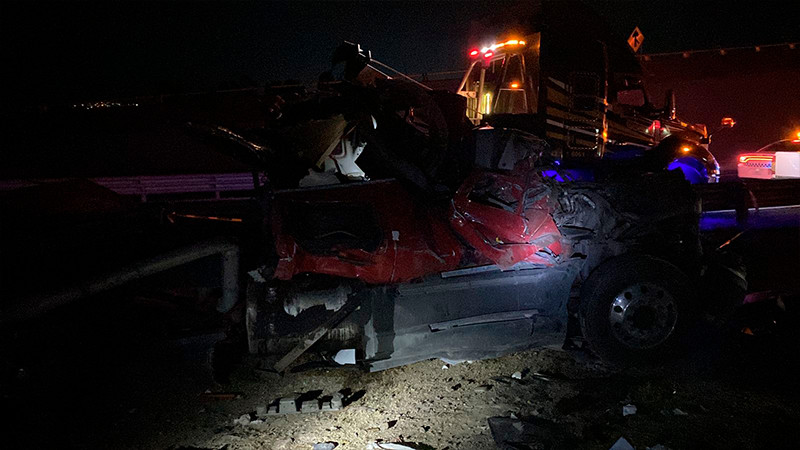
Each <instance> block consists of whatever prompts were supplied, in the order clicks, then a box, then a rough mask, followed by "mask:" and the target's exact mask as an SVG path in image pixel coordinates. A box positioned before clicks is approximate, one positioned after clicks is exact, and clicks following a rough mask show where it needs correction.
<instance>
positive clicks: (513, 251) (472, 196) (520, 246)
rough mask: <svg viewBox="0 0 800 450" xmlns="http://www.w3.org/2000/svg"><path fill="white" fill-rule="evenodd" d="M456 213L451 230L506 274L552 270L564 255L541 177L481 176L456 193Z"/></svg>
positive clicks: (482, 173) (453, 213) (469, 181)
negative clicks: (534, 267)
mask: <svg viewBox="0 0 800 450" xmlns="http://www.w3.org/2000/svg"><path fill="white" fill-rule="evenodd" d="M526 178H527V180H526ZM451 212H452V214H451V217H450V224H451V225H452V227H453V228H454V229H455V230H456V231H457V232H458V233H459V234H460V235H461V236H462V237H463V238H464V239H465V240H466V241H467V242H468V243H469V244H470V245H471V246H473V247H474V248H476V249H477V250H478V251H479V252H480V253H481V254H483V255H484V256H485V257H487V258H488V259H490V260H491V261H492V262H494V263H495V264H497V265H498V266H500V267H501V268H503V269H509V268H511V267H513V266H514V265H515V264H518V263H523V262H524V263H536V264H545V265H552V264H554V263H555V262H556V261H557V257H558V256H559V255H560V254H561V253H562V245H561V233H560V232H559V230H558V227H556V224H555V222H553V218H552V217H551V211H550V207H549V206H548V203H547V189H546V186H545V185H544V184H543V182H542V181H541V178H539V177H525V176H520V175H504V174H497V173H491V172H477V173H475V174H473V175H472V176H470V177H469V178H468V179H467V180H466V181H465V182H464V184H463V185H462V186H461V188H460V189H459V190H458V191H457V192H456V195H455V197H454V198H453V206H452V211H451Z"/></svg>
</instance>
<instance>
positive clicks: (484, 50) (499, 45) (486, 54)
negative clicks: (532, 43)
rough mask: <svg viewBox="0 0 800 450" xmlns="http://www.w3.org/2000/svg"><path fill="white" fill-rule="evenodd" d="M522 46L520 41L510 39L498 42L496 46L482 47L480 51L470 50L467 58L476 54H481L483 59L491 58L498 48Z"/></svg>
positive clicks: (523, 43) (522, 42)
mask: <svg viewBox="0 0 800 450" xmlns="http://www.w3.org/2000/svg"><path fill="white" fill-rule="evenodd" d="M522 45H525V41H520V40H518V39H510V40H508V41H505V42H498V43H497V44H492V45H489V46H487V47H483V48H482V49H480V51H479V50H478V49H475V50H472V51H470V52H469V56H478V54H480V53H483V56H484V57H486V58H491V57H492V55H494V51H495V50H497V49H498V48H503V47H507V46H508V47H511V46H522Z"/></svg>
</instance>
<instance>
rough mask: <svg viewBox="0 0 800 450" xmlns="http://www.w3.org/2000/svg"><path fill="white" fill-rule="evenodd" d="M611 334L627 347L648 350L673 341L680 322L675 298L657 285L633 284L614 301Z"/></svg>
mask: <svg viewBox="0 0 800 450" xmlns="http://www.w3.org/2000/svg"><path fill="white" fill-rule="evenodd" d="M608 318H609V322H610V324H611V332H612V333H613V334H614V336H615V337H616V338H617V339H618V340H619V341H620V342H621V343H622V344H624V345H626V346H628V347H630V348H633V349H647V348H652V347H655V346H657V345H659V344H662V343H663V342H664V341H666V340H667V338H669V336H670V335H671V334H672V331H673V330H674V329H675V324H676V323H677V321H678V306H677V302H676V301H675V298H674V297H673V296H672V294H670V293H669V291H667V290H666V289H664V288H663V287H661V286H658V285H656V284H653V283H638V284H633V285H630V286H628V287H626V288H625V289H623V290H622V291H621V292H619V294H617V295H616V296H615V297H614V301H613V302H612V303H611V308H610V310H609V316H608Z"/></svg>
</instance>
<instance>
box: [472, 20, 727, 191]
mask: <svg viewBox="0 0 800 450" xmlns="http://www.w3.org/2000/svg"><path fill="white" fill-rule="evenodd" d="M548 7H549V9H547V10H542V16H543V17H544V19H543V21H542V23H544V25H540V26H539V27H538V29H539V30H540V31H537V32H534V33H531V34H525V35H524V36H523V35H518V36H514V37H511V38H509V39H506V40H502V41H500V42H497V43H493V44H491V45H486V46H483V47H480V48H473V49H472V50H470V51H469V57H470V59H471V64H470V66H469V68H468V69H467V71H466V73H465V75H464V77H463V79H462V81H461V83H460V85H459V88H458V90H457V93H458V94H460V95H462V96H464V97H466V98H467V116H468V117H469V119H470V120H471V121H472V122H473V123H474V124H476V125H479V124H488V125H491V126H493V127H499V128H515V129H521V130H524V131H528V132H532V133H534V134H535V135H537V136H539V137H542V138H545V139H546V140H547V141H548V142H549V143H550V144H551V146H552V156H553V157H554V158H556V159H558V160H563V161H571V162H573V163H580V162H586V161H589V160H592V159H597V158H605V159H623V160H630V159H637V158H643V157H647V159H651V160H655V161H659V162H660V163H663V165H661V168H663V167H669V168H670V169H677V168H679V169H681V170H682V171H683V172H684V174H685V176H686V178H687V179H688V180H689V181H690V182H692V183H706V182H717V181H718V180H719V175H720V168H719V164H718V163H717V161H716V159H715V158H714V156H713V155H712V154H711V153H710V152H709V151H708V144H709V138H710V135H709V133H708V130H707V129H706V126H705V125H700V124H689V123H686V122H684V121H681V120H680V119H678V118H677V116H676V110H675V99H674V95H673V94H672V93H671V92H670V93H668V95H667V99H666V101H665V104H664V106H663V108H658V107H655V106H654V105H653V104H652V103H651V102H650V101H649V100H648V98H647V95H646V92H645V89H644V84H643V73H642V68H641V66H640V64H639V62H638V61H637V59H636V58H635V56H634V53H633V52H632V51H631V49H630V48H629V47H628V46H627V45H625V43H624V42H623V41H620V42H616V41H615V40H614V39H612V38H610V37H609V36H608V34H607V33H606V32H605V31H604V30H602V29H600V28H599V26H597V24H596V23H592V21H591V20H587V21H586V23H585V25H586V26H583V25H584V24H579V23H576V22H575V20H573V19H574V17H573V16H572V15H569V14H567V15H564V14H559V12H558V11H557V9H558V8H559V7H562V6H560V5H558V4H550V5H548ZM595 22H596V21H595ZM733 123H734V122H733V120H731V119H729V120H728V121H723V126H732V125H733ZM563 161H562V162H563Z"/></svg>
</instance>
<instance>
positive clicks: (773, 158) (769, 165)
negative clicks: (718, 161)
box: [737, 133, 800, 180]
mask: <svg viewBox="0 0 800 450" xmlns="http://www.w3.org/2000/svg"><path fill="white" fill-rule="evenodd" d="M737 170H738V172H739V178H760V179H762V180H771V179H773V178H800V133H798V135H797V139H786V140H783V141H778V142H773V143H772V144H769V145H767V146H766V147H763V148H761V149H759V150H756V151H755V152H751V153H742V154H741V155H739V163H738V165H737Z"/></svg>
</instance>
